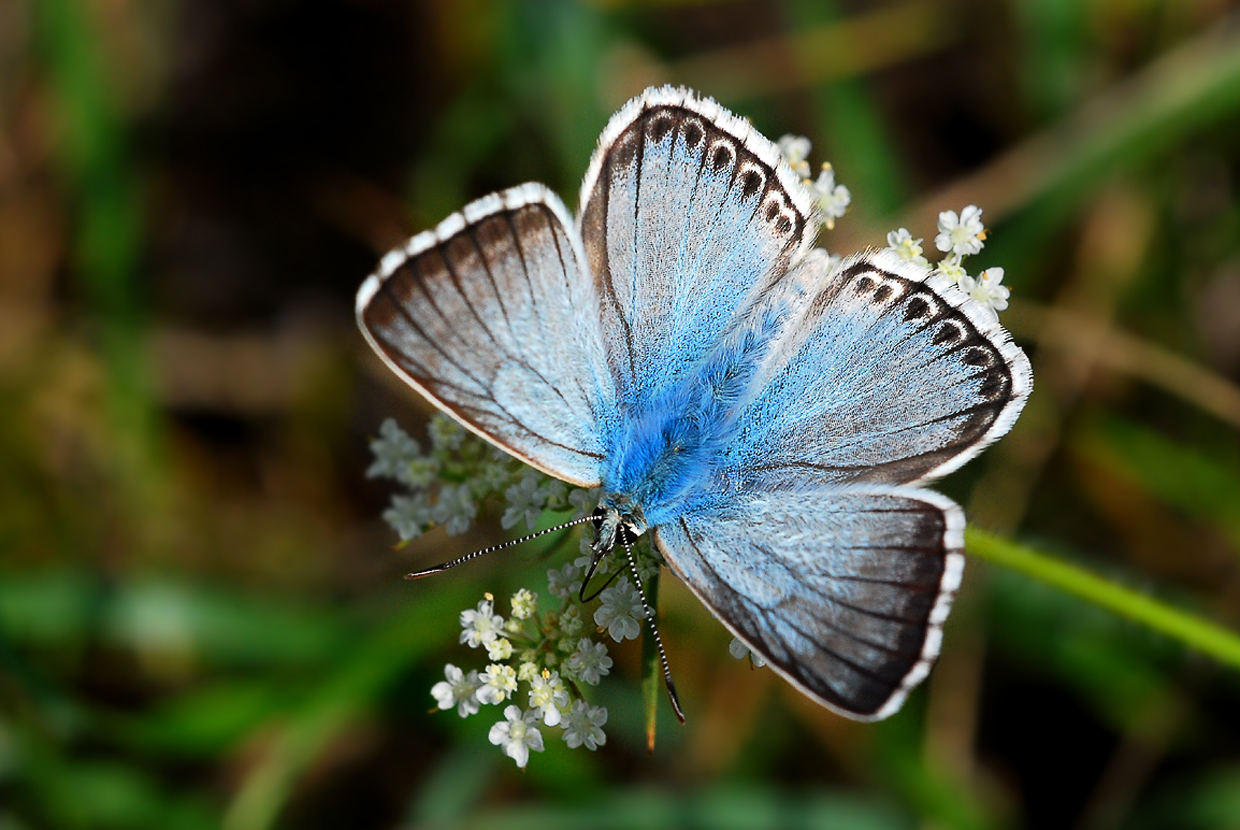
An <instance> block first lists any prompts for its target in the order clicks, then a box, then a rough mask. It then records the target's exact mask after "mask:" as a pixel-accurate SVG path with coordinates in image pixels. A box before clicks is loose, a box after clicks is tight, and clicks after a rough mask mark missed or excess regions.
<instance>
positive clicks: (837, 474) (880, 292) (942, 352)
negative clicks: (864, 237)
mask: <svg viewBox="0 0 1240 830" xmlns="http://www.w3.org/2000/svg"><path fill="white" fill-rule="evenodd" d="M806 272H808V273H806ZM781 288H783V289H784V290H786V291H793V290H796V291H800V292H801V296H800V298H799V299H798V306H799V309H800V310H799V311H798V312H796V313H794V314H793V315H792V316H791V319H790V321H789V322H788V323H787V324H786V325H785V326H784V327H783V329H782V331H781V333H780V334H779V335H778V336H777V337H776V339H775V342H774V343H773V344H772V346H771V349H770V350H769V351H768V353H767V355H766V357H765V364H764V365H763V366H762V368H761V369H760V371H759V372H758V379H757V380H756V381H755V383H754V384H753V386H752V387H751V388H752V389H753V392H752V393H751V394H752V397H751V399H750V400H749V402H748V405H747V406H746V407H745V408H744V411H743V412H742V413H741V414H740V415H739V421H738V426H739V434H741V435H744V436H745V438H744V440H743V441H738V442H736V443H735V444H734V445H733V446H732V447H731V448H730V449H729V453H728V458H727V460H726V461H725V463H724V465H723V466H724V468H726V469H727V470H728V474H729V476H730V477H732V478H733V479H734V480H737V481H740V482H743V483H744V485H745V486H747V487H752V488H755V489H757V490H760V491H762V490H770V489H785V488H789V487H799V486H811V487H820V486H823V485H827V484H830V485H843V484H847V483H855V482H867V483H880V484H907V483H910V482H916V481H922V480H925V479H927V478H932V477H936V476H940V475H943V474H945V473H947V472H950V471H951V470H954V469H956V468H957V467H959V466H960V465H961V464H963V463H964V462H965V461H967V460H969V459H970V458H972V457H973V456H975V455H976V454H977V453H978V452H980V451H981V450H982V448H984V447H985V446H986V445H987V444H989V443H991V442H992V441H994V440H995V439H997V438H999V437H1000V436H1002V435H1003V434H1004V433H1006V432H1007V431H1008V430H1009V429H1011V426H1012V424H1013V423H1014V422H1015V420H1016V417H1017V415H1019V414H1020V411H1021V409H1022V408H1023V407H1024V405H1025V400H1026V399H1027V398H1028V396H1029V392H1030V389H1031V387H1032V383H1033V376H1032V372H1031V370H1030V367H1029V360H1028V358H1026V357H1025V354H1024V352H1022V351H1021V350H1020V349H1019V348H1018V347H1017V346H1016V345H1015V344H1014V343H1012V341H1011V338H1010V336H1009V335H1008V333H1007V332H1006V331H1005V330H1004V329H1003V328H1002V327H1001V326H1000V325H999V324H998V322H997V320H995V319H993V315H987V313H986V309H984V308H983V307H982V306H981V305H980V304H978V303H977V302H975V301H973V300H971V299H969V298H967V297H966V296H965V294H964V293H963V292H961V291H960V290H959V289H958V288H956V287H955V286H954V285H952V284H951V283H950V282H948V280H947V279H946V278H945V277H943V276H942V275H940V274H937V273H934V272H932V271H930V270H929V269H926V268H922V267H920V266H917V265H914V264H912V263H908V262H905V261H902V260H900V259H899V258H898V257H897V256H895V255H894V254H891V253H890V252H884V251H879V252H871V253H868V254H860V255H857V256H854V257H851V258H849V259H847V260H845V261H844V262H843V263H841V264H840V265H839V266H838V267H836V268H835V269H833V270H831V271H829V272H828V271H827V270H826V267H825V261H824V260H822V259H821V258H813V257H811V258H809V259H808V260H807V261H806V264H805V267H804V268H802V269H800V271H798V272H796V273H793V274H790V275H789V278H788V280H786V281H785V283H784V284H783V285H782V286H781Z"/></svg>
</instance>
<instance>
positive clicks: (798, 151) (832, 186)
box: [779, 135, 1011, 320]
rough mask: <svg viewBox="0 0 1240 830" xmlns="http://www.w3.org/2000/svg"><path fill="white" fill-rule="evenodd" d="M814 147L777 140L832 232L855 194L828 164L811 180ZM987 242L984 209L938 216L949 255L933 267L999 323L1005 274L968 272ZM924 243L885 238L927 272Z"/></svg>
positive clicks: (939, 241)
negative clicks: (972, 258) (969, 262)
mask: <svg viewBox="0 0 1240 830" xmlns="http://www.w3.org/2000/svg"><path fill="white" fill-rule="evenodd" d="M810 147H811V145H810V141H809V139H808V138H806V137H805V136H800V135H786V136H784V137H783V138H781V139H780V140H779V151H780V152H781V153H782V154H783V156H784V159H785V160H786V161H787V162H788V165H789V166H790V167H791V168H792V171H793V172H794V173H796V174H797V175H798V176H800V177H801V178H802V179H803V180H804V181H805V184H806V186H808V187H809V188H810V189H811V190H812V191H813V194H814V198H815V201H816V202H817V204H818V209H819V210H820V211H822V216H823V221H824V224H825V225H826V227H827V230H831V229H832V228H834V227H835V220H836V219H839V218H841V217H842V216H843V215H844V213H845V211H846V210H847V209H848V205H849V203H850V202H851V201H852V195H851V194H850V193H849V192H848V188H846V187H844V186H843V185H842V184H836V182H835V171H834V170H832V169H831V165H830V164H823V165H822V172H821V173H819V174H818V178H817V179H816V180H813V181H811V180H810V177H809V175H810V166H809V160H808V159H809V152H810ZM985 239H986V228H985V226H983V225H982V209H981V208H979V207H978V206H977V205H969V206H968V207H966V208H965V209H964V210H962V211H961V212H960V213H959V214H957V213H956V211H954V210H945V211H943V212H942V213H940V214H939V232H938V235H936V236H935V237H934V246H935V247H936V248H938V249H939V250H940V251H942V252H943V253H944V254H945V256H944V257H943V259H942V260H940V261H939V263H938V265H937V266H935V270H936V271H938V273H940V274H942V275H943V276H945V277H947V278H948V279H950V280H951V281H952V282H953V283H954V284H955V285H956V286H957V287H958V288H959V289H960V290H961V291H963V292H964V293H965V294H966V295H968V296H969V297H971V298H972V299H974V300H976V301H977V303H978V305H980V306H981V307H982V309H983V310H984V312H985V313H986V314H988V315H989V316H990V317H991V318H993V319H995V320H998V319H999V314H998V312H1000V311H1003V310H1004V309H1005V308H1007V307H1008V297H1009V296H1010V294H1011V292H1010V291H1009V290H1008V288H1007V286H1006V285H1002V284H1001V283H1002V282H1003V269H1002V268H987V269H986V270H985V271H982V273H980V274H978V275H977V276H976V277H974V276H970V275H969V273H968V272H967V271H966V270H965V268H964V259H965V257H968V256H972V255H974V254H976V253H978V252H980V251H981V250H982V245H983V243H984V241H985ZM921 242H922V241H921V240H920V239H914V238H913V235H912V234H911V233H909V232H908V229H907V228H900V229H898V230H894V231H892V232H891V233H889V234H887V250H889V251H893V252H894V253H895V254H896V255H897V256H899V257H900V258H901V259H903V260H907V261H909V262H915V263H917V264H918V265H921V266H923V267H925V268H929V267H931V266H930V262H929V261H928V260H927V259H926V258H925V257H924V256H922V250H923V249H922V246H921ZM830 259H831V264H832V265H834V264H835V263H836V262H838V261H839V259H840V258H839V257H838V256H835V255H831V257H830Z"/></svg>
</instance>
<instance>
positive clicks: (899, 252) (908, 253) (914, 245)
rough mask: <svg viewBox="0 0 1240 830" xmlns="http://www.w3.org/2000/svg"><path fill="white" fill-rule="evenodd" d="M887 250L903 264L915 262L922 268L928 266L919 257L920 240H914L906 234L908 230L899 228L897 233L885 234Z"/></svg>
mask: <svg viewBox="0 0 1240 830" xmlns="http://www.w3.org/2000/svg"><path fill="white" fill-rule="evenodd" d="M887 250H889V251H893V252H894V253H895V255H896V256H898V257H900V259H902V260H904V261H905V262H915V263H917V264H918V265H922V266H929V265H930V263H929V262H927V261H926V258H925V257H924V256H922V255H921V254H922V247H921V240H920V239H914V238H913V235H912V234H911V233H909V232H908V228H900V229H899V230H898V231H892V232H891V233H889V234H887Z"/></svg>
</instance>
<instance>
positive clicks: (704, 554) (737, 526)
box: [654, 487, 964, 720]
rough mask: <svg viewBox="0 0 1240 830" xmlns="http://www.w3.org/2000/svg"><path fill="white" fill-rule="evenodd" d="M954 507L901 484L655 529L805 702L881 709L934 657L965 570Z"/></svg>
mask: <svg viewBox="0 0 1240 830" xmlns="http://www.w3.org/2000/svg"><path fill="white" fill-rule="evenodd" d="M963 533H964V515H963V513H962V512H961V510H960V508H959V507H957V506H956V505H955V504H954V503H952V502H951V501H950V500H949V499H947V498H945V497H943V496H940V495H939V494H938V493H934V492H931V491H928V490H919V489H913V488H903V487H845V488H840V489H828V490H821V491H817V492H799V493H792V492H784V493H773V494H766V495H762V496H756V497H752V498H747V499H738V500H736V501H735V502H733V503H731V504H729V505H727V506H726V507H721V508H716V509H711V510H707V511H700V512H695V513H689V514H687V515H684V516H681V517H680V518H679V519H678V520H676V521H675V522H672V523H669V524H666V525H662V526H660V527H658V528H656V530H655V537H654V538H655V542H656V544H657V545H658V547H659V550H660V551H661V552H662V554H663V557H664V558H665V559H666V560H667V563H668V565H669V566H670V567H671V568H672V570H673V571H674V572H675V573H676V574H677V575H678V576H679V577H680V578H681V579H683V580H684V581H685V583H686V584H687V585H688V586H689V587H690V589H691V590H692V591H693V592H694V593H695V594H696V595H697V596H698V598H699V599H701V601H702V602H703V603H704V604H705V605H706V607H707V608H709V609H710V611H711V612H712V613H713V614H714V615H715V616H716V617H718V618H719V619H720V620H721V621H722V622H723V624H724V625H725V626H727V627H728V628H729V629H730V630H731V631H732V633H733V634H735V635H736V636H737V637H739V638H740V639H741V640H742V641H743V642H744V643H745V644H746V645H748V646H749V647H750V648H751V649H752V650H753V651H754V652H755V653H757V654H759V655H761V656H762V657H763V658H764V659H765V660H766V661H767V662H768V663H769V664H770V665H771V667H772V668H774V669H775V671H777V672H778V673H779V674H781V675H783V676H784V677H785V678H787V679H788V680H789V681H791V682H792V683H793V685H795V686H796V687H797V688H799V689H801V690H802V691H803V692H805V693H806V694H807V695H809V696H810V697H811V698H813V699H814V700H817V701H819V702H821V703H823V704H824V705H826V706H828V707H830V708H832V709H834V710H835V711H837V712H840V713H841V714H844V715H847V716H849V717H852V718H857V719H860V720H878V719H881V718H885V717H887V716H888V715H890V714H892V713H893V712H895V711H896V710H897V709H899V708H900V705H901V703H902V702H903V701H904V698H905V697H906V696H907V694H908V692H909V690H910V689H912V687H913V686H915V685H916V684H917V683H919V682H920V681H921V680H922V679H923V678H924V677H925V676H926V674H927V673H928V672H929V670H930V664H931V663H932V662H933V660H934V658H935V657H936V656H937V655H938V651H939V644H940V642H941V640H942V624H943V621H944V620H945V619H946V618H947V613H948V611H949V610H950V608H951V602H952V598H953V596H954V594H955V591H956V588H957V587H958V586H959V584H960V575H961V571H962V569H963V567H964V557H963V555H962V554H961V552H960V551H961V549H962V547H963V545H964V537H963Z"/></svg>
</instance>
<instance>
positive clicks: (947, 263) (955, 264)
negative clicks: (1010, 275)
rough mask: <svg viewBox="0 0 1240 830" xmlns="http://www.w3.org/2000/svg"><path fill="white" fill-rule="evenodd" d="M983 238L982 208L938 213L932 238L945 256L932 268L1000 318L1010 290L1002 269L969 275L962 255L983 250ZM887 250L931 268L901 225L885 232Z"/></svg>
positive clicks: (995, 316)
mask: <svg viewBox="0 0 1240 830" xmlns="http://www.w3.org/2000/svg"><path fill="white" fill-rule="evenodd" d="M985 239H986V227H985V226H984V225H982V209H981V208H979V207H978V206H977V205H969V206H968V207H966V208H965V209H964V210H962V211H960V213H959V214H957V213H956V211H954V210H945V211H943V212H942V213H940V214H939V232H938V234H937V235H936V236H935V237H934V247H936V248H938V249H939V250H940V251H942V252H943V253H944V254H945V256H944V257H943V258H942V259H941V260H939V263H938V265H936V266H935V271H937V272H938V273H940V274H942V275H943V276H945V277H947V278H948V279H949V280H951V281H952V282H953V283H955V285H956V287H957V288H959V289H960V290H961V291H963V292H964V293H965V294H966V295H968V296H969V297H971V298H973V299H974V300H976V301H977V303H978V305H979V306H981V307H982V309H983V310H984V311H985V312H986V314H988V315H989V316H990V317H991V318H992V319H994V320H998V319H999V312H1000V311H1003V310H1004V309H1005V308H1007V307H1008V297H1009V296H1011V292H1010V291H1009V290H1008V287H1007V286H1006V285H1001V283H1002V282H1003V269H1002V268H987V269H986V270H985V271H982V273H980V274H978V275H977V276H976V277H974V276H970V275H969V272H968V271H966V270H965V267H964V260H965V257H969V256H972V255H974V254H976V253H979V252H980V251H981V250H982V246H983V245H984V243H985ZM887 250H889V251H893V252H894V253H895V254H896V255H897V256H899V257H900V259H904V260H907V261H909V262H915V263H917V264H918V265H922V266H925V267H927V268H928V267H930V263H929V262H928V261H927V260H926V258H925V257H924V256H922V246H921V240H920V239H914V238H913V235H912V234H911V233H909V232H908V229H907V228H900V229H899V230H894V231H892V232H891V233H889V234H887Z"/></svg>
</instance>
